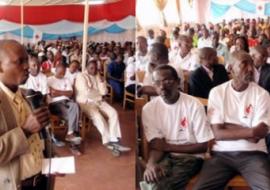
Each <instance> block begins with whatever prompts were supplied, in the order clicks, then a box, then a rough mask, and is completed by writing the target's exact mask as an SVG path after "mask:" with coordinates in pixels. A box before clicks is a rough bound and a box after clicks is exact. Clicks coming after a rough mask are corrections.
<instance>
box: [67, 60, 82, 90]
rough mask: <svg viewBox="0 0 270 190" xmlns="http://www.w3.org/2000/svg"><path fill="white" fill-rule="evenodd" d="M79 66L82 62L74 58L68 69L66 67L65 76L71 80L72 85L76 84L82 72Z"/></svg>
mask: <svg viewBox="0 0 270 190" xmlns="http://www.w3.org/2000/svg"><path fill="white" fill-rule="evenodd" d="M79 67H80V62H79V61H78V60H76V59H74V60H72V61H71V63H70V64H69V66H68V69H66V74H65V77H66V78H68V79H69V80H70V82H71V84H72V86H73V85H74V82H75V79H76V76H77V75H78V74H79V73H80V72H79Z"/></svg>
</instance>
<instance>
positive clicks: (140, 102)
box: [135, 98, 149, 161]
mask: <svg viewBox="0 0 270 190" xmlns="http://www.w3.org/2000/svg"><path fill="white" fill-rule="evenodd" d="M147 101H148V100H147V99H146V98H136V99H135V115H136V125H137V128H138V135H137V138H138V139H140V142H139V143H138V145H139V154H140V156H141V157H142V159H143V160H144V161H147V160H148V154H149V149H148V142H147V140H146V138H145V135H144V131H143V124H142V109H143V106H144V105H145V104H146V103H147Z"/></svg>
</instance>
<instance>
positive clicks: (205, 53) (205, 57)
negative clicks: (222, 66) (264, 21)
mask: <svg viewBox="0 0 270 190" xmlns="http://www.w3.org/2000/svg"><path fill="white" fill-rule="evenodd" d="M199 60H200V64H202V65H204V66H205V67H207V68H209V69H211V68H212V66H213V65H214V64H215V63H217V52H216V50H215V49H213V48H210V47H204V48H201V49H200V50H199Z"/></svg>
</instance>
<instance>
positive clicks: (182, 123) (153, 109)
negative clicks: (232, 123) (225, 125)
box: [142, 93, 214, 145]
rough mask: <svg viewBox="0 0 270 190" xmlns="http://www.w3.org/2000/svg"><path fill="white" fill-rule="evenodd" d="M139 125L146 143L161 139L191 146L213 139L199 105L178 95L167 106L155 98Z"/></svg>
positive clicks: (146, 107) (195, 101)
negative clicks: (141, 125)
mask: <svg viewBox="0 0 270 190" xmlns="http://www.w3.org/2000/svg"><path fill="white" fill-rule="evenodd" d="M142 122H143V126H144V132H145V136H146V139H147V141H148V142H150V141H151V140H153V139H155V138H165V140H166V142H167V143H169V144H176V145H180V144H195V143H203V142H207V141H209V140H211V139H213V138H214V136H213V133H212V131H211V128H210V126H209V123H208V122H207V117H206V114H205V110H204V107H203V105H202V104H201V103H200V102H199V101H198V100H196V99H195V98H194V97H192V96H190V95H187V94H184V93H181V94H180V98H179V99H178V100H177V102H176V103H174V104H172V105H170V104H167V103H165V102H164V101H163V99H162V98H161V97H160V96H158V97H156V98H154V99H153V100H151V101H150V102H148V103H147V104H146V105H145V106H144V107H143V111H142Z"/></svg>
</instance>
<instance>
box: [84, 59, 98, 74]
mask: <svg viewBox="0 0 270 190" xmlns="http://www.w3.org/2000/svg"><path fill="white" fill-rule="evenodd" d="M86 70H87V72H88V74H89V75H92V76H95V75H96V74H97V62H96V60H90V61H88V63H87V65H86Z"/></svg>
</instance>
